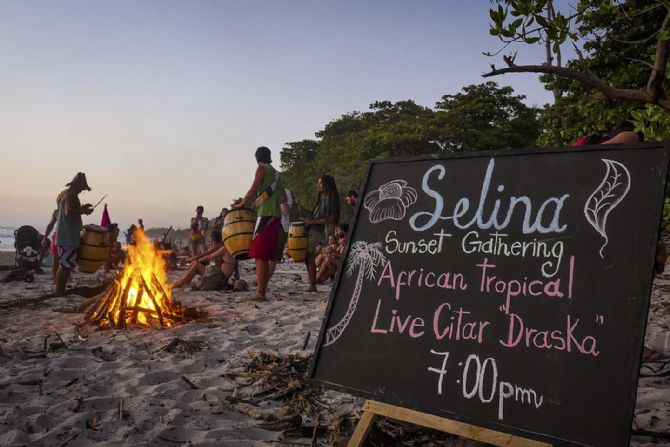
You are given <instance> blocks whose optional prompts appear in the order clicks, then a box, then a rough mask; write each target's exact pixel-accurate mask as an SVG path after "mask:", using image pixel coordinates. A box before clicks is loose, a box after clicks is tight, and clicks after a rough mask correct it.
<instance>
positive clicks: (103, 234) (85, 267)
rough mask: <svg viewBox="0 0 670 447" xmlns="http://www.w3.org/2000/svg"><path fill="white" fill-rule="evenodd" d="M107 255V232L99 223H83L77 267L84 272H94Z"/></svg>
mask: <svg viewBox="0 0 670 447" xmlns="http://www.w3.org/2000/svg"><path fill="white" fill-rule="evenodd" d="M108 257H109V233H108V232H107V229H106V228H104V227H101V226H100V225H93V224H89V225H84V232H83V233H82V234H81V240H80V245H79V251H77V267H79V271H81V272H84V273H95V272H96V271H98V269H99V268H100V267H102V265H103V264H104V263H105V261H106V260H107V258H108Z"/></svg>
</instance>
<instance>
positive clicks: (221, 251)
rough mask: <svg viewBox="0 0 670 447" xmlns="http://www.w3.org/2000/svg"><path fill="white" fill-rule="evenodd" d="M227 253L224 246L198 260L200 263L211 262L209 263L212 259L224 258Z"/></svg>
mask: <svg viewBox="0 0 670 447" xmlns="http://www.w3.org/2000/svg"><path fill="white" fill-rule="evenodd" d="M225 251H226V247H224V246H223V245H222V246H221V247H219V248H217V249H216V250H214V251H213V252H212V253H210V254H209V255H207V256H201V257H200V259H198V262H209V261H211V260H212V259H216V258H219V257H221V256H223V254H224V252H225Z"/></svg>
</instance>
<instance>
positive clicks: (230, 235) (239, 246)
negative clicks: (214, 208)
mask: <svg viewBox="0 0 670 447" xmlns="http://www.w3.org/2000/svg"><path fill="white" fill-rule="evenodd" d="M255 226H256V213H255V212H254V211H253V210H251V209H249V208H238V209H234V210H231V211H229V212H228V214H226V217H225V219H224V220H223V229H222V230H221V238H222V239H223V245H224V247H226V250H228V253H230V254H231V255H232V256H233V257H235V259H240V260H242V259H249V247H250V246H251V238H252V237H253V235H254V227H255Z"/></svg>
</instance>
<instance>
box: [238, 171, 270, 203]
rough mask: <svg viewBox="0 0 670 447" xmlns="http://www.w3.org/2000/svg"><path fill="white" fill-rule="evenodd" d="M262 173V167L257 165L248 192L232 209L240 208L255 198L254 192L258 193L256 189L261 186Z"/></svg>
mask: <svg viewBox="0 0 670 447" xmlns="http://www.w3.org/2000/svg"><path fill="white" fill-rule="evenodd" d="M264 173H265V171H264V170H263V166H262V165H258V167H257V168H256V174H255V175H254V182H253V183H252V184H251V188H249V191H247V193H246V194H245V195H244V197H243V198H242V201H241V202H239V203H236V204H234V205H233V208H242V207H243V206H244V205H246V204H247V203H249V202H250V201H253V200H254V198H255V197H256V191H258V188H259V187H260V186H261V185H262V184H263V175H264Z"/></svg>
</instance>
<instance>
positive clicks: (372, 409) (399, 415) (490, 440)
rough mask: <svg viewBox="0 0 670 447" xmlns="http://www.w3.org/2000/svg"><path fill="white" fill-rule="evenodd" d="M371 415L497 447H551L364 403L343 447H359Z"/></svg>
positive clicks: (505, 434)
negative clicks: (360, 414)
mask: <svg viewBox="0 0 670 447" xmlns="http://www.w3.org/2000/svg"><path fill="white" fill-rule="evenodd" d="M375 416H383V417H387V418H391V419H396V420H398V421H405V422H410V423H412V424H417V425H421V426H423V427H428V428H433V429H435V430H440V431H443V432H445V433H452V434H454V435H457V436H461V437H463V438H468V439H474V440H475V441H479V442H484V443H486V444H491V445H495V446H498V447H552V446H551V444H547V443H545V442H540V441H535V440H532V439H526V438H522V437H519V436H514V435H510V434H508V433H502V432H498V431H494V430H489V429H487V428H483V427H477V426H475V425H470V424H466V423H464V422H458V421H452V420H450V419H445V418H441V417H438V416H434V415H432V414H427V413H421V412H419V411H415V410H410V409H408V408H402V407H396V406H394V405H389V404H385V403H382V402H377V401H374V400H366V401H365V404H364V405H363V416H361V420H360V421H358V425H357V426H356V430H355V431H354V434H353V435H352V436H351V439H349V444H347V447H361V446H362V445H363V441H364V440H365V437H366V436H367V434H368V431H369V430H370V426H371V425H372V421H373V420H374V418H375Z"/></svg>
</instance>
